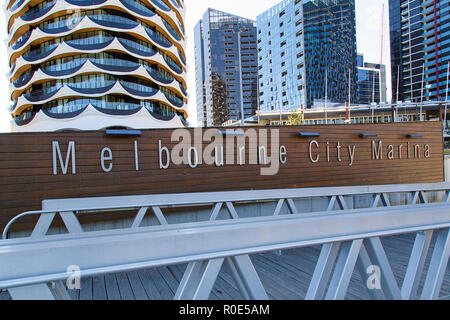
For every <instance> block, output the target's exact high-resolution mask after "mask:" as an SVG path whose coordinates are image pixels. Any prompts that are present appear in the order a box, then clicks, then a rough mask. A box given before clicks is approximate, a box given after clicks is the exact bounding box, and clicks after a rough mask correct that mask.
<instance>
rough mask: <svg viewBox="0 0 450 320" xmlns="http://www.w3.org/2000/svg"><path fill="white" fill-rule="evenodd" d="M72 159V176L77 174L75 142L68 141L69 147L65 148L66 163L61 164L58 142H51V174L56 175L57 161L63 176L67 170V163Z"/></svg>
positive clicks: (61, 158)
mask: <svg viewBox="0 0 450 320" xmlns="http://www.w3.org/2000/svg"><path fill="white" fill-rule="evenodd" d="M71 158H72V174H76V173H77V169H76V166H75V142H73V141H70V142H69V146H68V148H67V155H66V161H65V162H63V157H62V154H61V148H60V147H59V142H58V141H53V174H54V175H55V176H56V175H58V162H57V161H58V160H59V164H60V165H61V169H62V172H63V174H67V171H68V169H69V162H70V160H71Z"/></svg>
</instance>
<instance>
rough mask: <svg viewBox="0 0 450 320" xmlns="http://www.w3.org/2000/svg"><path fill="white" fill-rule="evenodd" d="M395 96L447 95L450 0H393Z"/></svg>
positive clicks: (412, 98) (429, 97) (414, 98)
mask: <svg viewBox="0 0 450 320" xmlns="http://www.w3.org/2000/svg"><path fill="white" fill-rule="evenodd" d="M389 11H390V33H391V52H392V54H391V56H392V58H391V59H392V61H391V64H392V96H393V98H394V100H395V99H396V100H397V101H407V100H409V101H414V102H419V101H420V100H421V99H422V94H423V98H424V99H425V100H434V101H436V100H443V99H445V89H446V76H447V65H448V62H449V61H450V0H390V1H389Z"/></svg>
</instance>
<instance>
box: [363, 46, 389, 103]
mask: <svg viewBox="0 0 450 320" xmlns="http://www.w3.org/2000/svg"><path fill="white" fill-rule="evenodd" d="M386 90H387V89H386V66H385V65H384V64H376V63H369V62H365V61H364V56H363V55H358V101H359V104H372V103H381V102H386V100H387V98H386V95H387V91H386Z"/></svg>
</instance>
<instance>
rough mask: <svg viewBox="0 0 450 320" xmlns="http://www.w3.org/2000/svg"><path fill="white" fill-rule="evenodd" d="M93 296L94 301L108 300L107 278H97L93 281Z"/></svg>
mask: <svg viewBox="0 0 450 320" xmlns="http://www.w3.org/2000/svg"><path fill="white" fill-rule="evenodd" d="M92 290H93V292H92V294H93V299H94V300H107V299H108V295H107V294H106V285H105V276H97V277H94V278H93V279H92Z"/></svg>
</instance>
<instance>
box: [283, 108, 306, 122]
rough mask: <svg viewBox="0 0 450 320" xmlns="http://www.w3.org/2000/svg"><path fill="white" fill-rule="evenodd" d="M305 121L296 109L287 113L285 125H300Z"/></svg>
mask: <svg viewBox="0 0 450 320" xmlns="http://www.w3.org/2000/svg"><path fill="white" fill-rule="evenodd" d="M304 123H305V121H304V120H303V115H302V114H301V113H300V112H298V111H297V110H294V111H292V112H291V114H290V115H289V118H288V121H287V122H286V125H288V126H300V125H302V124H304Z"/></svg>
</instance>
